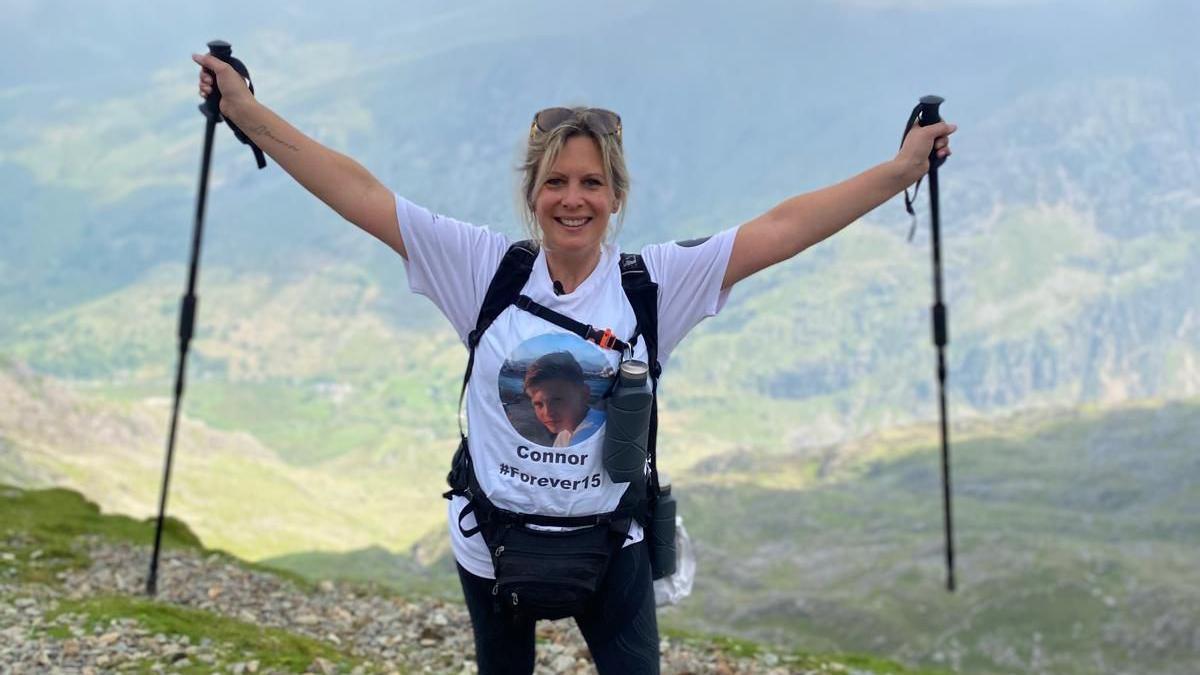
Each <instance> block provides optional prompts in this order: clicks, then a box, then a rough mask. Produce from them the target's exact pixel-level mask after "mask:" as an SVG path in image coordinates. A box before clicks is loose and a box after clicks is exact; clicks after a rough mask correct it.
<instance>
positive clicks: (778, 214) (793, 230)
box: [721, 122, 958, 288]
mask: <svg viewBox="0 0 1200 675" xmlns="http://www.w3.org/2000/svg"><path fill="white" fill-rule="evenodd" d="M957 128H958V127H956V126H954V125H952V124H947V123H946V122H940V123H938V124H932V125H930V126H927V127H913V129H912V131H911V132H909V134H908V137H907V138H905V140H904V145H903V147H901V148H900V152H899V153H898V154H897V155H896V157H895V158H894V159H892V160H890V161H887V162H884V163H883V164H880V165H878V166H875V167H872V168H870V169H867V170H866V171H864V172H862V173H860V174H858V175H857V176H854V177H853V178H850V179H847V180H844V181H842V182H841V183H837V184H836V185H831V186H829V187H826V188H822V189H820V190H816V191H814V192H808V193H805V194H802V195H797V196H795V197H792V198H790V199H787V200H785V201H783V202H781V203H780V204H779V205H777V206H775V207H774V208H772V209H771V210H770V211H767V212H766V213H764V214H762V215H761V216H759V217H757V218H755V219H754V220H751V221H749V222H747V223H745V224H743V225H742V226H741V227H740V228H738V232H737V236H736V238H735V239H734V240H733V251H732V253H731V254H730V256H729V265H728V266H727V267H726V268H725V279H724V281H723V282H722V285H721V287H722V288H729V287H730V286H732V285H734V284H736V283H737V282H739V281H741V280H742V279H745V278H746V277H748V276H750V275H751V274H754V273H755V272H758V271H760V270H763V269H766V268H767V267H770V266H771V265H774V264H775V263H778V262H783V261H784V260H787V259H788V258H791V257H792V256H794V255H796V254H797V253H799V252H801V251H803V250H804V249H806V248H808V247H809V246H812V245H813V244H816V243H817V242H820V241H822V240H823V239H825V238H826V237H828V236H830V235H831V234H833V233H835V232H837V231H838V230H841V229H842V228H844V227H846V226H847V225H849V224H850V223H853V222H854V221H856V220H858V219H859V218H861V217H862V216H864V215H865V214H867V213H868V212H870V211H871V210H872V209H874V208H875V207H876V206H879V205H880V204H882V203H884V202H886V201H887V200H889V199H891V198H892V197H894V196H895V195H896V194H898V193H899V192H900V191H901V190H903V189H904V188H906V187H908V186H909V185H912V184H913V183H915V182H917V180H918V179H920V178H921V176H924V175H925V173H926V172H927V171H929V152H930V150H931V149H932V148H933V147H934V145H935V144H936V146H937V148H938V154H939V156H941V157H946V156H949V155H950V144H949V140H948V139H947V138H946V137H947V136H949V135H950V134H952V133H954V130H955V129H957Z"/></svg>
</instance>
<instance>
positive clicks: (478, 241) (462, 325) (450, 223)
mask: <svg viewBox="0 0 1200 675" xmlns="http://www.w3.org/2000/svg"><path fill="white" fill-rule="evenodd" d="M393 194H394V193H393ZM396 219H397V220H398V221H399V222H400V236H401V237H403V238H404V249H405V251H407V253H408V259H407V260H406V261H405V263H404V269H405V272H406V273H407V275H408V287H409V288H410V289H412V291H413V292H414V293H419V294H421V295H424V296H425V297H427V298H429V299H430V300H432V301H433V304H434V305H437V308H438V309H440V310H441V311H442V314H444V315H445V316H446V318H447V319H449V321H450V324H451V325H452V326H454V330H455V332H456V333H458V337H459V339H461V340H462V341H463V342H466V340H467V334H468V333H470V332H471V330H472V329H474V328H475V319H476V317H477V316H478V315H479V308H480V306H482V305H483V296H484V295H485V294H486V293H487V288H488V285H489V284H490V283H491V280H492V276H493V275H494V274H495V273H496V268H497V267H499V265H500V260H501V258H503V257H504V252H505V251H507V250H508V245H509V243H510V242H509V239H508V237H506V236H504V235H503V234H500V233H498V232H492V231H491V230H489V229H487V228H486V227H479V226H477V225H471V224H470V223H464V222H461V221H458V220H455V219H453V218H448V217H446V216H442V215H438V214H436V213H433V212H432V211H430V210H429V209H426V208H425V207H422V206H418V205H416V204H414V203H412V202H410V201H408V200H407V199H405V198H404V197H401V196H400V195H396Z"/></svg>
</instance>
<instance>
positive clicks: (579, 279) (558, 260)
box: [546, 246, 601, 293]
mask: <svg viewBox="0 0 1200 675" xmlns="http://www.w3.org/2000/svg"><path fill="white" fill-rule="evenodd" d="M600 254H601V250H600V247H598V246H597V247H596V248H594V249H590V250H585V251H579V252H575V251H571V252H565V251H550V250H547V251H546V271H548V272H549V273H550V280H551V281H557V282H558V283H559V284H561V285H562V292H563V293H574V292H575V289H576V288H579V285H580V284H582V283H583V282H584V280H586V279H587V278H588V276H589V275H590V274H591V273H592V271H593V270H595V269H596V265H598V264H600Z"/></svg>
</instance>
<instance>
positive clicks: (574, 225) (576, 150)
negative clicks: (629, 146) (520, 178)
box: [533, 134, 617, 253]
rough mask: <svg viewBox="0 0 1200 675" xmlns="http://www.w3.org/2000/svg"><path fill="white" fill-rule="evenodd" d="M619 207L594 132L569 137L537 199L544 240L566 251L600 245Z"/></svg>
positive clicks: (536, 206) (536, 196)
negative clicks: (593, 136)
mask: <svg viewBox="0 0 1200 675" xmlns="http://www.w3.org/2000/svg"><path fill="white" fill-rule="evenodd" d="M616 210H617V201H616V196H615V195H614V193H613V189H612V187H611V186H610V185H609V181H608V179H607V178H606V176H605V171H604V160H603V157H602V156H601V154H600V147H599V146H598V145H597V144H596V141H595V140H593V139H592V138H591V137H590V136H586V135H582V134H580V135H576V136H572V137H570V138H568V139H567V141H566V143H565V144H564V145H563V147H562V150H561V151H560V152H559V153H558V157H556V158H555V161H554V164H553V165H552V166H551V167H550V169H549V171H547V172H546V175H545V178H544V180H543V181H542V184H541V187H540V188H539V189H538V191H537V194H536V195H535V197H534V202H533V212H534V216H535V217H536V219H537V222H538V225H539V226H540V227H541V230H542V242H543V244H544V245H545V246H546V248H548V249H550V250H553V251H560V252H563V253H583V252H587V251H590V250H596V249H599V248H600V244H601V242H603V241H604V235H605V233H606V232H607V231H608V218H609V216H610V215H612V214H613V213H615V212H616Z"/></svg>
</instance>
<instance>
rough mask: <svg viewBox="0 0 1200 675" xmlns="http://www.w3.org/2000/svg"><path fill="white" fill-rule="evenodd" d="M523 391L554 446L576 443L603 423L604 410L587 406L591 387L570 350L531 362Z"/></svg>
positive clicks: (588, 435) (526, 373) (563, 446)
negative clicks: (551, 438)
mask: <svg viewBox="0 0 1200 675" xmlns="http://www.w3.org/2000/svg"><path fill="white" fill-rule="evenodd" d="M524 390H525V395H526V396H528V397H529V402H530V405H532V406H533V412H534V414H535V415H536V416H537V419H538V421H539V422H541V423H542V425H544V426H545V427H546V430H547V431H549V432H550V434H551V435H552V436H553V437H554V442H553V447H556V448H565V447H567V446H569V445H573V444H575V443H579V442H580V441H583V440H585V439H587V438H589V437H590V436H591V435H592V434H594V433H596V430H597V429H599V428H600V426H601V425H602V424H603V423H604V413H603V412H601V411H599V410H595V409H593V408H591V407H590V406H588V398H589V397H590V396H591V390H590V389H589V387H588V385H587V382H586V380H585V379H584V375H583V368H582V367H580V365H579V362H578V361H576V360H575V357H574V356H572V355H571V353H570V352H565V351H561V352H551V353H549V354H545V355H543V356H541V357H539V358H538V359H537V360H536V361H534V362H533V363H532V364H530V365H529V368H528V370H526V371H525V384H524Z"/></svg>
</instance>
